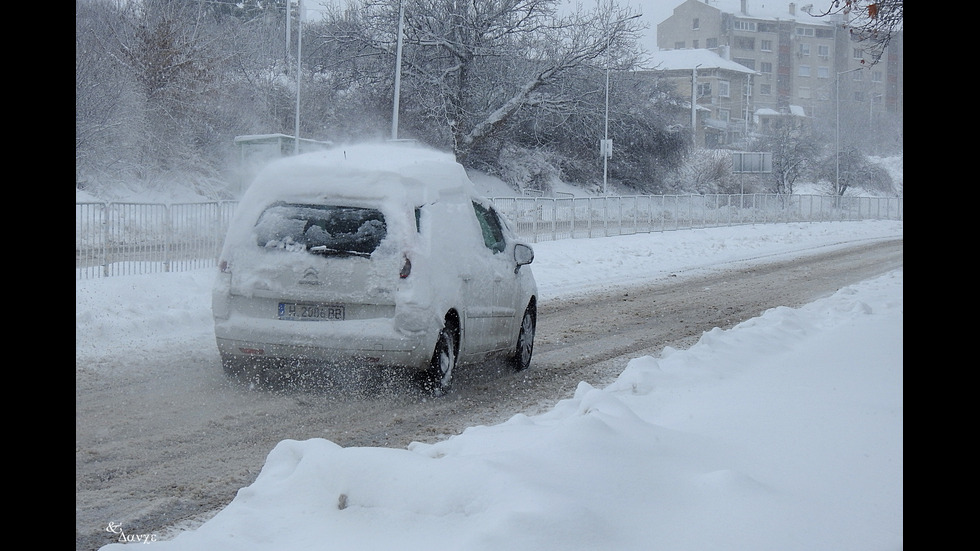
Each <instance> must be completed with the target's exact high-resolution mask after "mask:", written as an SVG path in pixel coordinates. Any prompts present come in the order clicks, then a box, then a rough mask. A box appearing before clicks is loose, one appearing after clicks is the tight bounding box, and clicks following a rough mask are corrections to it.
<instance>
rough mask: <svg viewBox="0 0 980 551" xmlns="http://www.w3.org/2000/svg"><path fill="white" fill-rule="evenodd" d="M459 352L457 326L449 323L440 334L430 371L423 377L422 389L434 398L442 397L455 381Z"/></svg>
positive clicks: (430, 363)
mask: <svg viewBox="0 0 980 551" xmlns="http://www.w3.org/2000/svg"><path fill="white" fill-rule="evenodd" d="M458 352H459V331H458V329H457V328H456V326H455V325H453V324H452V323H449V322H448V321H447V323H446V325H445V326H443V328H442V330H441V331H440V332H439V340H438V341H436V348H435V351H433V353H432V360H431V361H430V362H429V369H428V370H427V371H425V372H424V374H423V377H422V388H423V390H425V391H426V392H431V393H432V395H433V396H442V395H443V394H445V393H446V392H448V391H449V387H450V385H451V384H452V381H453V370H454V369H455V368H456V361H457V353H458Z"/></svg>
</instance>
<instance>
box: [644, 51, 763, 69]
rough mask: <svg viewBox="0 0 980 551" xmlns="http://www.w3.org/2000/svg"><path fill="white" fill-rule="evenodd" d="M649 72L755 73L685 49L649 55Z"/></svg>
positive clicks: (712, 54) (712, 56) (702, 52)
mask: <svg viewBox="0 0 980 551" xmlns="http://www.w3.org/2000/svg"><path fill="white" fill-rule="evenodd" d="M650 59H651V66H650V70H656V71H681V70H692V69H694V68H695V67H697V68H698V69H701V70H704V69H724V70H726V71H735V72H738V73H750V74H755V73H756V72H755V71H753V70H752V69H749V68H748V67H746V66H744V65H742V64H741V63H736V62H734V61H732V60H730V59H725V58H723V57H721V56H720V55H718V54H716V53H714V52H712V51H711V50H706V49H703V48H699V49H686V50H659V51H656V52H653V53H652V54H650Z"/></svg>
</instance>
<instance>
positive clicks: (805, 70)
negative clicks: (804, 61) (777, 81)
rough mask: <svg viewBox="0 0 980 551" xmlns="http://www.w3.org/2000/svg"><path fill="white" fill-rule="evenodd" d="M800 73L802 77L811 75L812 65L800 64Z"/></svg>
mask: <svg viewBox="0 0 980 551" xmlns="http://www.w3.org/2000/svg"><path fill="white" fill-rule="evenodd" d="M799 75H800V76H801V77H808V76H810V66H809V65H800V73H799Z"/></svg>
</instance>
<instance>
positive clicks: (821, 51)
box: [817, 44, 830, 59]
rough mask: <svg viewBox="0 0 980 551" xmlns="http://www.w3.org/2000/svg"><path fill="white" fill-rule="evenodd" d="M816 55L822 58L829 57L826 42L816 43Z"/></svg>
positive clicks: (828, 47) (828, 48)
mask: <svg viewBox="0 0 980 551" xmlns="http://www.w3.org/2000/svg"><path fill="white" fill-rule="evenodd" d="M817 55H818V56H820V57H822V58H824V59H827V58H829V57H830V46H828V45H826V44H819V45H817Z"/></svg>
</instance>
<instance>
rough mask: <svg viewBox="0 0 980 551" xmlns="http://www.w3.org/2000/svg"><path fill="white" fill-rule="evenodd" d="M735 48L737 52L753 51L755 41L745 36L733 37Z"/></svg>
mask: <svg viewBox="0 0 980 551" xmlns="http://www.w3.org/2000/svg"><path fill="white" fill-rule="evenodd" d="M735 47H736V48H738V49H739V50H754V49H755V39H754V38H748V37H745V36H736V37H735Z"/></svg>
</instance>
